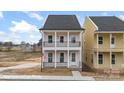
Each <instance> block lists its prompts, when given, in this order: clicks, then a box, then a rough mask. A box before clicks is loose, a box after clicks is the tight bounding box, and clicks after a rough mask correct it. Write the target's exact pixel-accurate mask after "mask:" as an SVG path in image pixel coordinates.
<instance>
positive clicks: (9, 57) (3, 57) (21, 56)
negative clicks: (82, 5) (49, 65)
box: [0, 51, 41, 62]
mask: <svg viewBox="0 0 124 93" xmlns="http://www.w3.org/2000/svg"><path fill="white" fill-rule="evenodd" d="M38 57H41V53H40V52H29V53H24V52H19V51H11V52H0V62H12V61H13V62H19V61H27V59H30V58H32V59H33V58H38Z"/></svg>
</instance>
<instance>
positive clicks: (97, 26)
mask: <svg viewBox="0 0 124 93" xmlns="http://www.w3.org/2000/svg"><path fill="white" fill-rule="evenodd" d="M87 18H88V19H89V20H90V21H91V23H92V24H93V25H94V26H95V28H96V30H98V26H97V25H96V24H95V23H94V22H93V21H92V19H91V18H90V17H89V16H87Z"/></svg>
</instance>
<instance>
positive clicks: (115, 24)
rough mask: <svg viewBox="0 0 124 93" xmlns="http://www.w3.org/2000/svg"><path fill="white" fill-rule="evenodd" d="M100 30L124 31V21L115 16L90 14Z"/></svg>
mask: <svg viewBox="0 0 124 93" xmlns="http://www.w3.org/2000/svg"><path fill="white" fill-rule="evenodd" d="M89 18H90V19H91V20H92V21H93V22H94V23H95V24H96V26H97V27H98V31H124V21H122V20H121V19H119V18H118V17H115V16H90V17H89Z"/></svg>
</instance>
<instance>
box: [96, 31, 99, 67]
mask: <svg viewBox="0 0 124 93" xmlns="http://www.w3.org/2000/svg"><path fill="white" fill-rule="evenodd" d="M98 38H99V34H98V33H97V34H96V40H97V52H96V59H97V63H96V66H97V68H99V62H98V61H99V51H98V49H99V43H98Z"/></svg>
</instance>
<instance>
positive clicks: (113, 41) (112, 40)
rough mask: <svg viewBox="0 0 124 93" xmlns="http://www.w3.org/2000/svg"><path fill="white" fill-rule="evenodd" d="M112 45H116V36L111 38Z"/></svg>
mask: <svg viewBox="0 0 124 93" xmlns="http://www.w3.org/2000/svg"><path fill="white" fill-rule="evenodd" d="M111 44H113V45H114V44H115V37H114V36H112V37H111Z"/></svg>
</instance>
